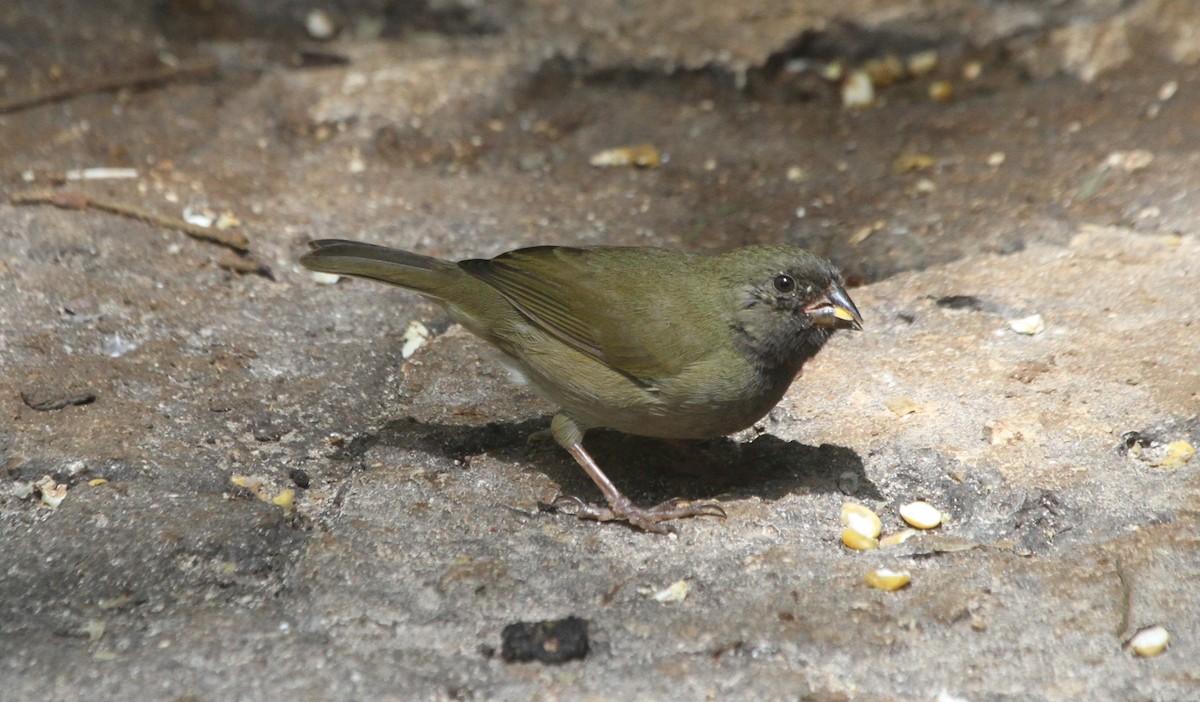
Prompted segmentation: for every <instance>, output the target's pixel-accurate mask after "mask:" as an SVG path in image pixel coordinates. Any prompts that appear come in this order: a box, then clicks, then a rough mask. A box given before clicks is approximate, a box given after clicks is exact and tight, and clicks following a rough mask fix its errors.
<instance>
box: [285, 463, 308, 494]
mask: <svg viewBox="0 0 1200 702" xmlns="http://www.w3.org/2000/svg"><path fill="white" fill-rule="evenodd" d="M288 477H289V478H291V479H292V482H293V483H295V484H296V487H298V488H300V489H301V490H307V489H308V486H309V483H310V482H311V480H310V478H309V477H308V471H306V470H302V469H300V468H293V469H291V470H290V471H288Z"/></svg>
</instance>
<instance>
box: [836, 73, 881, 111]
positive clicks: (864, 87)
mask: <svg viewBox="0 0 1200 702" xmlns="http://www.w3.org/2000/svg"><path fill="white" fill-rule="evenodd" d="M873 102H875V86H874V84H872V83H871V76H869V75H867V72H866V71H862V70H858V71H851V72H850V75H848V76H846V82H845V83H842V107H845V108H848V109H860V108H863V107H870V106H871V103H873Z"/></svg>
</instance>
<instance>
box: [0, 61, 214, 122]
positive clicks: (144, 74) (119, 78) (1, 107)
mask: <svg viewBox="0 0 1200 702" xmlns="http://www.w3.org/2000/svg"><path fill="white" fill-rule="evenodd" d="M216 72H217V64H216V62H214V61H212V60H211V59H204V60H201V61H192V62H188V63H181V64H179V65H178V66H163V67H161V68H149V69H146V70H141V71H130V72H128V73H117V74H115V75H107V76H88V77H86V78H80V79H79V80H76V81H72V82H70V83H64V84H63V85H60V86H57V87H55V88H53V89H50V90H46V91H44V92H40V93H34V94H32V95H18V96H16V97H12V98H8V99H5V100H0V114H4V113H6V112H16V111H18V110H25V109H29V108H30V107H37V106H38V105H45V104H46V103H50V102H59V101H61V100H68V99H70V98H73V97H79V96H80V95H88V94H90V93H104V92H108V91H110V90H120V89H122V88H136V87H144V86H148V85H157V84H159V83H170V82H172V81H177V80H189V79H194V78H207V77H209V76H211V75H215V74H216Z"/></svg>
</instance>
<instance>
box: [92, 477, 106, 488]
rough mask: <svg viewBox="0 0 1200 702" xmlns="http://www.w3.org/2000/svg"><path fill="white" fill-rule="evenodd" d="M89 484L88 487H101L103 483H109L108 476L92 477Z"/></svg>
mask: <svg viewBox="0 0 1200 702" xmlns="http://www.w3.org/2000/svg"><path fill="white" fill-rule="evenodd" d="M87 484H88V487H100V486H101V485H108V479H107V478H92V479H91V480H89V481H88V482H87Z"/></svg>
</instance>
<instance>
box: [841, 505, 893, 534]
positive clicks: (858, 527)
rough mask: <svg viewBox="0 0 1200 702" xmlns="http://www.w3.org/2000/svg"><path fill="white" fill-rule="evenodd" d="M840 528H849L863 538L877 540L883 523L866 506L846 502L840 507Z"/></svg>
mask: <svg viewBox="0 0 1200 702" xmlns="http://www.w3.org/2000/svg"><path fill="white" fill-rule="evenodd" d="M841 519H842V526H845V527H849V528H851V529H853V530H855V531H857V532H858V533H860V534H862V535H863V536H867V537H870V538H872V539H878V538H879V534H880V533H881V532H882V531H883V522H881V521H880V520H879V515H878V514H875V512H874V510H872V509H871V508H870V507H867V506H866V505H860V504H858V503H857V502H847V503H845V504H843V505H842V515H841Z"/></svg>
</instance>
